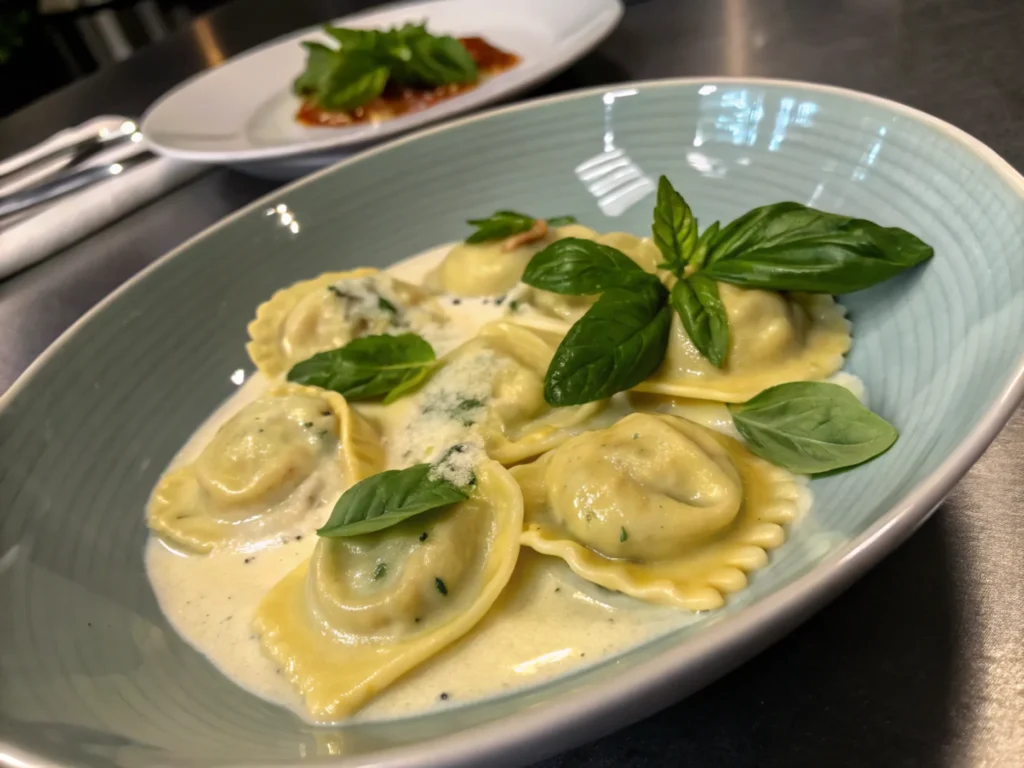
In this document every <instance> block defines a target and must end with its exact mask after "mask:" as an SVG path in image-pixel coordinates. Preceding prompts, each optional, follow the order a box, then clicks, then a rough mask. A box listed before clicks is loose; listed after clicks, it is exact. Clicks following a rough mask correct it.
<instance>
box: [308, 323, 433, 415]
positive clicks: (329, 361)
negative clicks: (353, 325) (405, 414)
mask: <svg viewBox="0 0 1024 768" xmlns="http://www.w3.org/2000/svg"><path fill="white" fill-rule="evenodd" d="M436 364H437V363H436V359H435V356H434V349H433V347H431V346H430V344H429V343H428V342H427V341H426V340H425V339H423V338H421V337H420V336H417V335H416V334H415V333H403V334H401V335H399V336H387V335H381V336H364V337H362V338H359V339H353V340H352V341H350V342H349V343H348V344H346V345H345V346H344V347H341V348H339V349H332V350H329V351H327V352H319V353H318V354H315V355H313V356H312V357H310V358H309V359H307V360H303V361H302V362H300V363H296V364H295V365H294V366H293V367H292V369H291V370H290V371H288V381H294V382H296V383H298V384H305V385H307V386H311V387H320V388H321V389H330V390H333V391H335V392H340V393H341V394H342V395H344V396H345V397H347V398H348V399H349V400H376V399H379V398H385V400H384V402H385V403H389V402H392V401H394V400H395V399H397V398H398V397H399V396H401V395H403V394H405V393H407V392H409V391H410V390H412V389H413V388H414V387H415V386H416V385H417V384H419V383H420V382H421V381H422V380H423V379H424V378H426V376H427V374H429V372H430V371H431V369H432V368H433V367H434V366H435V365H436Z"/></svg>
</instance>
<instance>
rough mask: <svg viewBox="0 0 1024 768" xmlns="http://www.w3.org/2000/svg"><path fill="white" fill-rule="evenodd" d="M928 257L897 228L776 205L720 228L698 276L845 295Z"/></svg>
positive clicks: (929, 251) (924, 248)
mask: <svg viewBox="0 0 1024 768" xmlns="http://www.w3.org/2000/svg"><path fill="white" fill-rule="evenodd" d="M933 253H934V251H933V250H932V248H931V246H929V245H927V244H926V243H924V242H922V241H921V240H920V239H919V238H917V237H915V236H914V235H912V234H910V233H909V232H907V231H906V230H903V229H900V228H898V227H880V226H878V225H877V224H874V223H872V222H870V221H865V220H864V219H851V218H848V217H846V216H838V215H836V214H834V213H826V212H825V211H818V210H815V209H813V208H808V207H807V206H805V205H801V204H800V203H776V204H775V205H766V206H763V207H761V208H755V209H754V210H752V211H750V212H749V213H747V214H744V215H743V216H740V217H739V218H738V219H736V220H735V221H733V222H732V223H730V224H728V225H727V226H725V227H724V228H723V229H722V230H721V231H720V232H719V233H718V235H717V236H716V237H715V239H714V242H713V243H712V244H711V247H710V249H709V251H708V264H707V266H706V267H705V273H706V274H707V275H708V276H709V277H713V278H715V279H716V280H721V281H724V282H727V283H733V284H734V285H742V286H745V287H749V288H766V289H769V290H776V291H807V292H810V293H834V294H837V293H849V292H851V291H860V290H863V289H864V288H870V287H871V286H872V285H875V284H877V283H880V282H882V281H884V280H888V279H889V278H891V277H895V276H896V275H898V274H900V273H901V272H903V271H905V270H907V269H909V268H910V267H913V266H916V265H917V264H920V263H922V262H924V261H927V260H928V259H930V258H931V257H932V255H933Z"/></svg>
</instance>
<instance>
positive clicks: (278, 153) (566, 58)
mask: <svg viewBox="0 0 1024 768" xmlns="http://www.w3.org/2000/svg"><path fill="white" fill-rule="evenodd" d="M441 1H442V2H443V1H445V0H441ZM447 1H448V2H451V0H447ZM431 2H438V0H394V1H393V2H389V3H385V4H383V5H379V6H374V7H372V8H367V9H365V10H362V11H358V12H356V13H350V14H346V15H344V16H337V17H332V18H330V19H325V20H324V21H322V22H320V23H319V24H315V25H310V26H308V27H303V28H302V29H298V30H294V31H292V32H287V33H285V34H283V35H279V36H277V37H275V38H274V39H272V40H267V41H266V42H263V43H260V44H259V45H256V46H253V47H252V48H248V49H246V50H244V51H240V52H239V53H237V54H235V55H234V56H232V57H230V58H229V59H227V60H226V61H224V63H223V64H219V65H218V66H216V67H211V68H210V69H204V70H202V71H201V72H196V73H195V74H193V75H192V76H191V77H188V78H186V79H185V80H183V81H182V82H180V83H177V84H176V85H174V86H172V87H171V88H169V89H168V90H167V91H165V92H164V93H162V94H161V95H160V96H159V97H158V98H157V99H156V100H155V101H154V102H153V103H152V104H150V105H149V106H148V107H147V108H146V111H145V112H144V113H143V115H142V118H141V119H140V120H139V130H140V131H141V132H142V135H143V136H145V137H146V143H147V145H148V146H149V147H150V148H151V149H152V150H153V151H154V152H156V153H157V154H159V155H162V156H164V157H170V158H174V159H176V160H185V161H190V162H196V163H208V164H218V165H219V164H234V163H253V162H260V161H271V162H272V161H276V160H282V159H284V158H288V157H295V156H296V155H307V154H315V153H320V152H328V151H331V150H339V149H344V148H346V147H348V148H358V147H360V146H361V145H365V144H376V143H380V142H386V141H388V140H390V139H391V138H392V137H396V136H404V135H406V134H408V133H409V132H410V131H416V130H418V129H420V128H422V127H423V126H424V125H429V124H432V123H434V122H436V121H437V120H446V121H447V120H451V119H452V118H455V117H457V116H460V115H463V114H465V113H466V112H467V111H474V110H479V109H486V108H487V107H488V106H489V105H491V104H493V103H494V102H496V101H500V100H501V99H505V98H508V97H511V96H514V95H515V94H517V93H521V92H522V91H524V90H526V89H528V88H531V87H533V86H535V85H537V84H538V83H540V82H543V81H545V80H548V79H550V78H551V77H553V76H555V75H557V74H558V73H559V72H562V71H563V70H565V69H567V68H568V67H569V66H571V65H572V64H573V63H574V62H576V61H578V60H580V59H581V58H583V57H584V56H586V55H587V54H588V53H590V52H591V51H592V50H593V49H594V48H596V47H597V46H598V45H599V44H600V43H601V42H603V41H604V39H605V38H606V37H608V35H610V34H611V33H612V32H613V31H614V30H615V28H616V27H617V26H618V25H619V22H620V21H621V20H622V15H623V13H624V12H625V6H624V5H623V0H583V2H591V3H594V4H597V3H600V4H602V6H603V7H602V8H600V9H598V10H599V11H600V13H601V14H604V13H607V14H609V16H608V21H607V23H606V24H604V25H602V26H600V27H597V28H595V30H594V31H593V33H592V34H590V35H588V36H586V37H583V38H581V39H580V41H579V43H578V44H577V45H575V46H573V47H571V48H568V49H564V48H562V47H559V48H555V49H554V51H555V53H554V55H551V56H549V57H548V58H546V59H545V60H544V61H543V62H542V64H541V66H540V67H539V68H538V70H537V71H536V72H535V73H533V74H532V75H531V76H529V77H526V78H525V79H523V80H520V81H518V82H517V83H515V85H511V86H509V87H506V88H504V89H501V90H498V92H496V93H494V94H492V95H491V96H488V97H485V98H484V99H481V100H480V101H479V102H478V103H475V104H472V105H470V106H467V107H462V108H459V109H455V110H454V111H453V113H450V114H448V116H447V119H446V118H444V117H438V118H431V117H430V116H429V114H430V110H423V111H422V113H420V114H421V115H423V117H422V119H421V120H419V121H418V122H417V123H415V124H414V125H412V126H410V127H409V128H407V129H404V130H403V129H401V128H399V129H397V130H395V129H390V130H388V131H387V132H385V133H383V134H382V135H381V136H380V137H379V138H374V137H370V138H366V137H363V138H362V139H357V140H352V139H345V137H344V133H343V132H338V133H335V134H334V135H333V136H330V137H327V135H326V134H325V138H324V139H322V140H316V141H309V142H303V143H299V144H285V145H277V146H270V147H255V148H252V149H243V150H229V151H216V150H202V149H181V148H177V147H171V146H167V145H166V144H162V143H160V142H157V141H155V140H154V139H152V138H150V137H149V134H148V131H147V126H148V124H149V121H150V120H151V119H152V117H153V113H154V112H156V110H157V109H158V108H160V107H161V106H163V105H164V104H165V103H166V102H167V101H169V100H171V99H172V98H174V97H175V96H177V95H178V94H179V93H180V92H182V91H184V90H186V89H187V88H189V87H191V86H192V85H194V84H195V83H196V82H198V81H200V80H202V79H203V78H205V77H209V76H210V75H211V74H212V73H213V72H217V71H219V70H222V69H224V68H226V67H230V66H231V65H232V64H233V63H237V62H239V61H240V60H242V59H247V58H250V57H253V56H257V55H259V54H260V53H262V52H263V51H264V50H266V49H269V48H272V47H274V46H276V45H279V44H281V43H283V42H286V41H288V40H292V39H294V40H295V41H296V44H297V43H298V41H299V40H300V39H301V38H302V37H303V36H308V35H311V34H313V33H315V32H317V31H318V30H319V29H320V28H321V27H322V26H323V25H324V24H327V23H333V22H341V21H358V20H360V19H363V18H365V17H367V16H373V15H375V14H377V13H380V12H382V11H394V10H398V9H401V8H403V7H409V8H412V7H415V6H418V5H425V4H427V3H431ZM549 2H550V0H549ZM471 94H472V91H470V92H469V94H466V95H471ZM450 103H457V99H456V100H453V101H452V102H450ZM385 125H386V123H385Z"/></svg>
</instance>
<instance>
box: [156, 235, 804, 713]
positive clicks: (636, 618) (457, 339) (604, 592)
mask: <svg viewBox="0 0 1024 768" xmlns="http://www.w3.org/2000/svg"><path fill="white" fill-rule="evenodd" d="M448 252H449V248H448V247H443V248H439V249H435V250H432V251H430V252H427V253H424V254H422V255H420V256H417V257H414V258H412V259H409V260H407V261H406V262H403V263H402V264H399V265H396V266H395V267H393V268H391V269H390V270H388V271H387V273H386V274H387V275H388V276H389V278H393V279H394V280H399V281H404V282H407V283H409V284H419V283H422V282H423V281H424V280H425V278H426V276H427V275H429V274H431V273H432V272H434V271H435V270H436V269H437V267H438V265H439V264H440V262H441V261H442V259H443V257H444V256H446V255H447V253H448ZM387 285H390V283H387ZM438 303H439V304H440V305H441V308H442V309H443V312H444V314H445V315H446V316H447V318H448V322H447V323H445V324H444V326H441V327H438V326H433V325H427V326H420V327H419V330H420V331H421V332H423V333H424V335H425V336H427V337H428V338H430V339H431V340H432V342H433V344H434V346H435V348H436V349H437V350H438V352H439V354H440V353H444V352H449V351H454V350H456V349H458V348H460V347H461V346H463V345H465V344H466V343H467V342H470V341H472V340H474V339H477V338H479V337H480V330H481V328H484V327H485V326H491V327H493V323H495V322H496V321H499V325H500V322H501V321H506V322H507V321H508V320H510V319H514V320H515V322H516V323H517V324H521V325H522V326H524V327H526V328H535V329H537V331H536V332H537V333H540V334H541V337H540V338H545V336H544V334H545V333H547V334H555V333H557V332H558V331H559V330H561V332H564V329H565V325H564V323H562V322H561V321H560V320H557V319H553V318H552V317H550V315H549V314H547V313H545V312H543V311H538V310H536V309H534V308H533V307H532V305H531V304H529V303H528V302H526V301H522V300H518V299H516V298H515V293H514V292H513V293H511V294H508V295H501V296H496V297H453V296H441V297H440V298H439V299H438ZM428 322H429V321H428ZM483 338H487V336H486V334H485V336H484V337H483ZM466 349H467V351H466V352H465V353H460V355H458V356H456V357H454V358H453V359H454V360H461V359H463V358H465V357H466V356H467V355H468V354H469V353H471V352H473V351H474V348H473V347H468V348H466ZM458 376H459V367H458V365H455V366H454V367H453V373H452V374H450V376H449V377H448V378H449V379H455V380H456V381H457V379H458ZM445 382H446V379H445V377H440V378H437V379H435V381H434V389H437V388H438V386H440V387H442V388H443V387H444V385H445ZM461 385H462V384H460V386H461ZM273 386H274V385H273V383H272V381H271V380H270V379H268V378H265V377H264V376H263V375H261V374H259V373H256V374H254V375H253V376H252V377H250V379H249V380H248V381H247V382H245V384H244V386H242V387H241V388H240V389H239V391H238V392H237V393H236V395H235V396H234V397H233V398H231V400H229V401H228V402H227V403H225V405H224V406H223V407H222V408H221V409H219V410H218V411H217V412H216V413H215V414H213V416H211V418H210V419H209V421H208V422H207V423H206V424H204V425H203V426H202V427H201V428H200V429H199V430H198V431H197V432H196V433H195V435H193V437H192V438H191V440H190V441H189V443H188V444H187V445H186V446H185V448H183V449H182V451H181V453H180V455H179V456H178V457H177V458H176V459H175V461H174V463H173V465H172V466H173V467H174V468H180V467H183V466H186V465H188V464H189V463H190V462H193V461H195V459H196V458H197V457H198V456H200V455H201V454H202V451H203V449H204V447H206V446H207V445H208V444H209V443H210V441H211V439H212V438H213V436H214V435H215V434H216V433H217V431H218V429H219V428H220V427H221V426H223V425H224V424H226V423H228V422H229V421H230V420H231V419H232V418H233V417H236V415H237V414H238V413H240V412H243V411H244V410H245V408H246V407H249V405H250V404H251V403H253V402H257V401H259V400H260V398H261V397H264V396H265V395H266V394H267V392H268V391H269V390H271V389H272V387H273ZM467 386H468V384H467ZM431 392H432V390H431V389H430V388H425V390H424V392H423V393H422V394H423V395H430V394H431ZM474 392H475V394H476V395H479V392H476V391H475V390H474ZM421 396H422V395H421ZM643 397H645V398H647V399H648V400H652V398H651V396H643ZM350 405H351V407H352V409H353V410H354V411H356V412H358V413H359V414H360V416H361V417H362V418H363V419H365V420H366V421H367V422H369V423H371V424H373V425H374V426H375V427H376V429H377V430H378V431H379V433H380V434H381V436H382V440H381V442H382V445H383V448H384V453H385V458H384V464H385V465H386V466H388V467H400V466H404V465H405V464H407V463H408V461H409V456H410V451H411V450H415V449H416V448H417V447H418V446H419V445H420V443H421V442H422V438H423V436H424V434H425V433H430V432H436V430H437V429H438V424H439V422H437V421H436V420H432V419H431V418H430V417H431V415H432V414H433V412H432V411H430V406H429V405H427V406H426V410H427V411H428V414H427V417H426V418H427V420H426V421H425V422H423V419H424V418H425V417H424V415H423V413H422V411H423V410H424V407H423V404H422V403H417V402H415V400H414V399H412V398H410V399H405V400H399V401H398V402H396V403H394V404H392V405H389V406H383V405H380V404H377V403H350ZM663 405H664V403H659V404H658V407H661V406H663ZM666 407H667V406H666ZM632 410H633V406H632V405H631V404H630V402H629V401H628V400H627V398H625V397H621V398H614V399H613V401H612V402H611V403H609V405H608V406H607V407H605V408H604V409H603V410H601V411H600V413H599V414H596V415H595V417H594V419H593V420H592V422H591V426H593V427H595V428H596V427H601V426H609V425H611V424H612V423H614V422H615V421H616V420H618V419H620V418H621V417H623V416H625V415H627V414H628V413H630V412H631V411H632ZM666 412H668V411H666ZM671 412H672V413H674V414H676V415H680V414H682V415H684V416H687V417H688V418H689V419H691V420H692V421H694V422H696V423H699V424H703V425H705V426H707V427H709V428H711V429H713V430H716V432H722V433H726V434H734V431H733V430H732V426H731V420H730V418H729V414H728V411H727V410H726V409H725V408H724V406H721V405H718V404H715V403H710V402H703V403H702V402H700V401H684V400H676V401H673V402H672V404H671ZM421 422H423V426H424V427H425V430H424V429H420V430H418V431H417V429H418V427H419V425H420V423H421ZM451 428H452V429H455V430H457V429H459V427H458V425H455V426H454V427H451ZM452 434H453V435H454V432H453V433H452ZM444 439H448V440H451V439H454V437H453V436H452V435H448V436H446V437H445V438H444ZM794 488H796V489H797V498H796V502H795V503H796V507H795V509H796V511H797V513H798V514H799V512H800V511H802V510H805V509H807V508H808V507H809V506H810V493H809V492H808V491H807V489H806V488H805V487H804V486H803V485H798V486H794ZM333 501H334V499H333V497H332V498H330V499H327V500H320V501H319V506H318V507H317V508H316V509H314V510H313V511H312V512H311V513H310V514H309V515H307V516H306V517H305V518H303V519H301V520H299V521H292V524H291V526H290V527H289V528H287V530H280V531H277V532H276V534H277V535H276V536H275V537H274V538H272V539H269V540H265V539H264V540H260V541H257V542H254V543H253V544H252V545H251V546H241V547H236V548H229V549H225V550H214V551H213V552H212V553H210V554H205V555H197V554H192V553H189V552H188V551H185V550H182V549H181V548H180V547H177V546H176V545H175V544H173V543H170V542H168V541H166V540H165V539H162V538H159V537H157V536H153V537H151V539H150V541H149V544H148V546H147V550H146V567H147V572H148V575H149V579H150V582H151V583H152V585H153V588H154V590H155V592H156V594H157V597H158V599H159V602H160V605H161V608H162V609H163V611H164V613H165V614H166V615H167V617H168V619H169V620H170V621H171V623H172V624H173V625H174V627H175V629H177V631H178V632H179V633H180V634H181V635H182V636H183V637H184V638H185V639H186V640H188V641H189V642H190V643H191V644H192V645H194V646H195V647H196V648H198V649H199V650H200V651H202V652H203V653H204V654H205V655H206V656H207V657H208V658H209V659H210V660H211V661H212V662H213V663H214V664H215V665H216V666H217V667H218V668H219V669H220V670H221V671H222V672H223V673H224V674H225V675H227V676H228V677H230V678H231V679H233V680H234V681H235V682H236V683H237V684H239V685H241V686H242V687H244V688H246V689H247V690H249V691H251V692H252V693H254V694H256V695H258V696H261V697H263V698H265V699H268V700H270V701H273V702H276V703H278V704H281V705H283V706H286V707H288V708H290V709H292V710H294V711H295V712H297V713H298V714H300V715H302V716H304V717H307V718H308V717H310V712H309V710H308V709H307V706H306V705H305V704H304V702H303V699H302V697H301V696H300V694H299V693H298V692H297V691H296V690H295V688H294V687H293V686H292V684H291V683H290V682H289V680H288V678H287V675H286V674H285V673H284V672H283V671H282V668H281V666H280V665H279V664H278V663H277V662H276V661H275V660H273V659H271V658H269V657H268V655H267V654H266V653H265V652H264V650H263V648H262V647H261V643H260V639H259V637H258V636H257V635H256V634H255V633H254V631H253V621H254V618H255V616H256V613H257V610H258V609H259V606H260V604H261V602H262V601H263V599H264V597H265V595H266V594H267V593H268V592H269V591H270V590H272V589H273V588H274V587H275V585H277V584H278V583H279V582H281V581H282V579H284V578H285V577H286V576H287V575H288V574H289V573H291V572H292V571H293V570H294V569H295V568H296V567H298V566H300V565H301V564H302V563H304V562H305V561H307V560H308V559H309V558H310V555H311V554H312V553H313V549H314V547H315V545H316V544H317V539H318V537H317V535H316V529H317V528H318V527H319V526H321V525H322V524H323V523H324V522H325V520H326V519H327V517H328V516H329V514H330V512H331V507H332V506H333ZM697 619H698V616H697V615H696V614H692V613H685V612H681V611H678V610H674V609H673V608H672V607H669V606H663V605H656V604H648V603H646V602H643V601H638V600H634V599H631V598H629V597H627V596H626V595H623V594H620V593H617V592H614V591H610V590H608V589H605V588H603V587H601V586H598V585H596V584H593V583H590V582H589V581H587V580H586V579H584V578H581V577H579V576H577V575H576V574H575V573H573V572H572V570H570V568H569V567H567V565H566V563H565V562H564V561H563V560H562V559H559V558H556V557H548V556H544V555H541V554H538V553H536V552H533V551H532V550H530V549H529V548H526V547H523V548H522V550H521V553H520V556H519V561H518V563H517V564H516V567H515V570H514V573H513V575H512V578H511V579H510V580H509V582H508V584H507V585H506V587H505V589H504V590H503V591H502V593H501V595H500V596H499V598H498V600H497V601H496V602H495V603H494V605H493V606H492V607H491V609H490V610H489V611H488V612H487V614H486V615H485V616H484V618H483V619H482V620H481V621H480V622H479V623H478V624H477V625H476V627H475V628H473V630H472V631H470V632H469V633H467V634H466V635H465V636H463V637H462V638H461V639H460V640H458V641H457V642H455V643H454V644H453V645H450V646H449V647H448V648H447V649H445V650H444V651H442V652H441V653H440V654H439V655H436V656H434V657H433V658H432V659H430V660H429V661H428V662H427V663H424V664H421V665H420V666H419V667H417V668H416V669H414V670H412V671H411V672H410V673H408V674H406V675H405V676H403V677H401V678H400V679H398V680H397V681H396V682H394V683H392V684H391V685H390V686H388V687H387V688H385V689H384V690H383V691H381V692H380V693H378V694H377V695H376V696H374V697H373V698H371V699H369V701H368V702H367V703H366V704H365V705H364V706H363V707H362V708H361V709H359V710H358V711H357V712H355V713H354V714H353V715H352V717H354V718H356V719H361V720H380V719H390V718H395V717H403V716H408V715H413V714H417V713H420V712H423V711H426V710H430V709H435V708H438V707H452V706H459V705H462V704H465V703H467V702H471V701H474V700H480V699H482V698H487V697H491V696H495V695H499V694H501V693H504V692H507V691H511V690H515V689H517V688H521V687H523V686H526V685H532V684H536V683H539V682H542V681H544V680H548V679H551V678H553V677H556V676H559V675H562V674H565V673H566V672H568V671H570V670H572V669H575V668H578V667H580V666H583V665H587V664H592V663H595V662H598V661H600V660H602V659H604V658H607V657H608V656H610V655H614V654H617V653H621V652H622V651H624V650H626V649H628V648H630V647H633V646H635V645H636V644H638V643H642V642H644V641H645V640H649V639H652V638H655V637H658V636H660V635H663V634H665V633H667V632H670V631H672V630H674V629H678V628H680V627H683V626H686V625H687V624H690V623H692V622H694V621H696V620H697ZM312 719H313V720H314V721H317V722H328V721H331V720H336V719H338V718H337V717H334V718H330V717H328V718H325V717H318V716H316V715H313V718H312Z"/></svg>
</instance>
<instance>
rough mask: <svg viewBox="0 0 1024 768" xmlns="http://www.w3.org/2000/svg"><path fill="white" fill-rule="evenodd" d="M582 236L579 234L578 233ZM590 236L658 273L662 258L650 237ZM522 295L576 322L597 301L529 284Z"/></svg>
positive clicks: (549, 312) (547, 311)
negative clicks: (541, 288) (540, 288)
mask: <svg viewBox="0 0 1024 768" xmlns="http://www.w3.org/2000/svg"><path fill="white" fill-rule="evenodd" d="M576 237H579V235H576ZM585 239H587V240H593V241H594V242H597V243H601V244H602V245H609V246H611V247H612V248H617V249H618V250H620V251H622V252H623V253H624V254H626V255H627V256H628V257H629V258H631V259H632V260H633V261H634V262H636V263H637V264H638V265H639V266H640V267H641V268H643V270H644V271H646V272H650V273H651V274H655V273H657V271H658V264H659V263H660V262H661V252H660V251H659V250H658V247H657V246H656V245H655V244H654V242H653V241H652V240H651V239H650V238H648V237H637V236H636V235H630V234H627V233H625V232H609V233H608V234H606V235H601V236H600V237H596V236H595V237H587V238H585ZM522 299H523V300H524V301H526V302H528V303H529V304H531V305H533V306H534V307H535V308H536V309H537V310H538V311H539V312H542V313H543V314H545V315H548V316H549V317H555V318H558V319H560V320H565V321H566V322H569V323H575V322H576V321H577V320H579V319H580V318H581V317H583V315H584V314H585V313H586V311H587V310H588V309H590V308H591V307H592V306H593V304H594V302H595V301H597V295H593V296H565V295H562V294H558V293H551V292H550V291H541V290H538V289H537V288H527V289H526V290H525V292H524V293H523V296H522Z"/></svg>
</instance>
